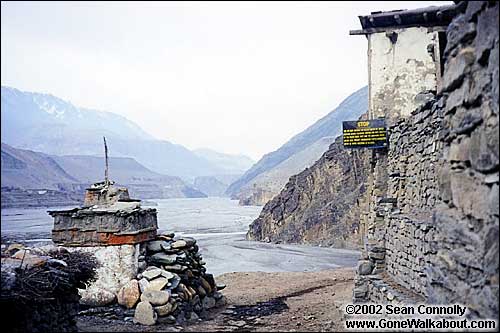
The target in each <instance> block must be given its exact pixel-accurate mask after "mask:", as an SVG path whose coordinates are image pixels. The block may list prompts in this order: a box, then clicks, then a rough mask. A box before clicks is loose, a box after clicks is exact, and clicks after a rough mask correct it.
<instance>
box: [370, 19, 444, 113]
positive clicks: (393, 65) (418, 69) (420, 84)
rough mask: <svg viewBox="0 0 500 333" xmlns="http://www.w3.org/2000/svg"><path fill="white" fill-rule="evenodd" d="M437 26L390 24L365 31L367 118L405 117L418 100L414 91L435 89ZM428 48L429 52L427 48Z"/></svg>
mask: <svg viewBox="0 0 500 333" xmlns="http://www.w3.org/2000/svg"><path fill="white" fill-rule="evenodd" d="M436 30H437V29H436V28H427V27H407V28H392V29H387V30H386V31H382V32H376V33H372V34H368V35H367V37H368V66H369V68H368V71H369V77H368V81H369V85H368V88H369V89H368V90H369V95H370V97H369V101H370V103H369V109H370V118H373V119H375V118H378V117H385V118H386V119H388V120H389V121H391V120H392V119H397V118H399V117H407V116H409V114H410V113H411V112H412V111H413V110H415V109H416V108H417V107H418V106H419V104H420V101H419V100H418V99H416V98H415V91H417V92H420V91H426V90H436V87H437V77H438V71H437V69H438V68H439V54H437V53H436V52H438V50H439V36H438V31H436ZM429 51H431V52H429Z"/></svg>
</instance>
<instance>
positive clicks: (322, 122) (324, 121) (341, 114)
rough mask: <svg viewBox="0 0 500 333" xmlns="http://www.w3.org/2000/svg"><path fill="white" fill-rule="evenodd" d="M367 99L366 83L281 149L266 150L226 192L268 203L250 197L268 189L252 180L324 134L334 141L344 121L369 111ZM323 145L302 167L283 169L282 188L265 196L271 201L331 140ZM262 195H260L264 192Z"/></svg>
mask: <svg viewBox="0 0 500 333" xmlns="http://www.w3.org/2000/svg"><path fill="white" fill-rule="evenodd" d="M367 101H368V88H367V87H366V86H365V87H363V88H361V89H358V90H357V91H355V92H354V93H352V94H350V95H349V96H348V97H347V98H345V99H344V100H343V101H342V102H341V103H340V104H339V105H338V106H337V107H336V108H335V109H334V110H333V111H331V112H329V113H328V114H326V115H325V116H323V117H322V118H320V119H319V120H318V121H316V122H315V123H314V124H312V125H311V126H309V127H307V128H306V129H305V130H303V131H302V132H300V133H298V134H296V135H295V136H293V137H292V138H291V139H290V140H288V141H287V142H286V143H285V144H284V145H282V146H281V147H280V148H278V149H277V150H275V151H273V152H270V153H267V154H265V155H264V156H263V157H262V158H261V159H260V160H259V161H258V162H257V163H255V164H254V165H253V166H252V167H251V168H250V169H249V170H247V171H246V172H245V174H243V176H241V177H240V178H239V179H238V180H236V181H235V182H233V183H232V184H231V185H230V186H229V187H228V189H227V190H226V193H227V194H228V195H229V196H231V197H232V198H237V199H240V202H244V203H247V204H252V203H254V204H264V203H265V202H262V200H257V201H255V200H252V199H250V200H249V198H251V197H252V195H253V194H255V193H261V192H262V190H264V191H266V190H265V189H263V188H262V186H261V184H256V186H253V185H254V184H255V183H252V182H253V181H254V180H255V179H256V178H257V177H259V176H260V175H262V174H265V173H266V172H269V171H270V170H272V169H273V168H275V167H277V166H278V165H280V163H282V162H284V161H286V160H287V159H289V158H290V157H292V156H293V155H295V154H299V153H301V152H302V151H304V150H306V149H308V148H310V147H312V146H313V145H314V144H315V143H316V142H318V140H321V139H322V138H325V137H329V138H331V139H330V140H331V142H333V139H334V138H335V137H336V136H338V135H340V134H341V128H342V121H344V120H352V119H358V118H359V117H360V116H361V115H362V114H363V113H364V112H366V110H367V108H368V102H367ZM331 142H330V143H331ZM323 148H324V150H323V151H314V152H313V151H310V152H309V153H310V156H308V157H307V158H305V159H304V163H303V165H301V166H300V167H299V166H297V167H295V168H293V170H283V173H286V175H285V176H282V177H280V178H282V179H280V182H279V184H278V186H277V187H278V188H277V189H274V190H273V191H272V192H269V193H268V194H267V195H265V196H262V198H264V199H265V200H266V201H267V200H268V199H270V197H272V195H273V194H277V193H278V192H279V190H280V189H281V188H282V187H283V186H284V185H285V184H286V181H287V180H288V178H289V177H290V176H292V175H294V174H296V173H298V172H300V171H302V170H303V169H304V168H306V167H308V166H310V165H311V164H312V163H314V162H315V161H316V160H317V159H319V158H320V157H321V155H322V154H323V153H324V151H326V150H327V149H328V144H326V145H323ZM302 154H303V155H304V156H306V155H307V152H303V153H302ZM245 187H246V188H247V189H248V188H254V189H255V191H254V192H252V190H250V191H246V192H242V189H244V188H245ZM264 187H265V186H264ZM258 196H259V197H260V195H258Z"/></svg>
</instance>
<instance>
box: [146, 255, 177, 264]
mask: <svg viewBox="0 0 500 333" xmlns="http://www.w3.org/2000/svg"><path fill="white" fill-rule="evenodd" d="M151 260H153V261H155V262H157V263H160V264H164V265H170V264H175V261H176V260H177V256H175V255H168V254H165V253H161V252H160V253H156V254H153V255H152V256H151Z"/></svg>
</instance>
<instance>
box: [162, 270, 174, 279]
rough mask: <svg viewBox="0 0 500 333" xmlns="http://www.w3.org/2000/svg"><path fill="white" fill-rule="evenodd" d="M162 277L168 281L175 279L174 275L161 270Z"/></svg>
mask: <svg viewBox="0 0 500 333" xmlns="http://www.w3.org/2000/svg"><path fill="white" fill-rule="evenodd" d="M161 276H163V277H164V278H166V279H168V280H170V279H173V278H174V277H175V276H174V274H172V273H170V272H167V271H166V270H164V269H162V270H161Z"/></svg>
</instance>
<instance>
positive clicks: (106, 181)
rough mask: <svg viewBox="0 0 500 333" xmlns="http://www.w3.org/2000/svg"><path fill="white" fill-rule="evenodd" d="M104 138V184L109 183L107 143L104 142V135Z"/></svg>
mask: <svg viewBox="0 0 500 333" xmlns="http://www.w3.org/2000/svg"><path fill="white" fill-rule="evenodd" d="M103 139H104V160H105V163H106V169H105V170H104V186H108V185H109V174H108V145H107V144H106V137H105V136H103Z"/></svg>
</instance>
